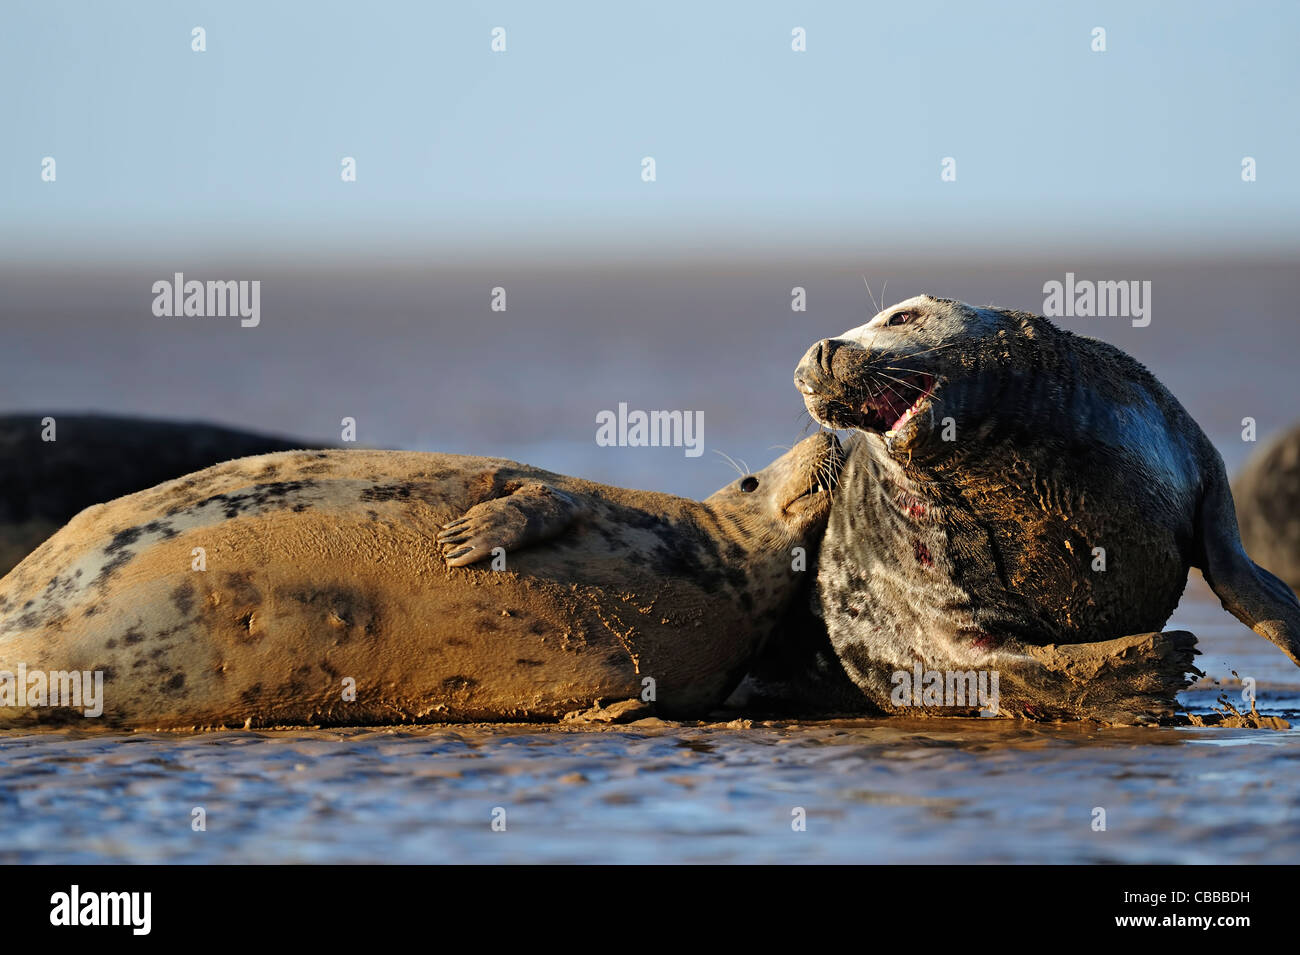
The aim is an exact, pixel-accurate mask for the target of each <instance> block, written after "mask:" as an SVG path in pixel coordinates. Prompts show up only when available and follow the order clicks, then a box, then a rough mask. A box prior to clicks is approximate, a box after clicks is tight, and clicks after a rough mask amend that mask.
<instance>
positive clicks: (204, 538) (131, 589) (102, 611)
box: [0, 434, 840, 728]
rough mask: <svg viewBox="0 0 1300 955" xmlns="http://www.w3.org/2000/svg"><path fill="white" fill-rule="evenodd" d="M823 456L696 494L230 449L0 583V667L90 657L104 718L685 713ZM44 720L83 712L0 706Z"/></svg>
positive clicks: (166, 720) (720, 673) (777, 598)
mask: <svg viewBox="0 0 1300 955" xmlns="http://www.w3.org/2000/svg"><path fill="white" fill-rule="evenodd" d="M839 462H840V451H839V447H838V443H837V442H835V441H834V439H833V438H831V437H829V436H827V435H824V434H819V435H816V436H814V437H812V438H809V439H807V440H805V441H803V442H802V443H800V444H799V445H797V446H796V447H795V448H793V449H792V450H791V451H790V452H789V453H787V454H785V455H784V456H783V457H781V458H780V459H778V460H777V461H775V462H774V463H773V464H771V465H769V466H768V467H767V468H765V469H764V470H762V471H760V472H757V473H756V474H752V475H748V476H746V477H744V478H742V479H740V480H737V481H735V482H733V483H731V484H729V485H728V486H726V487H724V488H723V489H721V490H720V491H718V492H717V493H715V494H713V495H712V496H710V497H709V498H708V499H707V500H705V501H703V502H698V501H692V500H688V499H685V498H679V497H673V496H670V495H666V494H655V493H649V492H644V491H631V490H625V489H622V488H616V487H609V486H606V485H600V484H596V483H593V482H590V481H584V480H581V479H578V478H572V477H565V476H563V475H559V474H553V473H550V472H547V471H542V470H539V469H536V468H530V467H527V466H525V465H521V464H516V463H514V462H511V461H505V460H499V459H490V458H474V457H461V456H457V455H448V454H418V453H408V452H364V451H325V452H316V453H309V452H291V453H281V454H268V455H261V456H258V457H251V458H245V459H242V460H239V461H233V462H229V463H227V464H223V465H218V466H216V467H212V468H208V469H207V470H204V471H200V472H198V473H196V474H193V475H190V476H189V477H186V478H184V479H181V480H176V481H170V482H168V483H165V484H162V485H159V486H158V487H155V488H152V489H150V490H147V491H143V492H140V493H137V494H132V495H130V496H128V497H124V498H121V499H119V500H116V501H113V502H111V503H108V504H105V505H100V506H96V507H92V508H89V509H87V510H85V511H83V512H82V513H81V514H80V515H78V516H77V517H76V518H75V519H74V520H73V521H72V522H71V523H70V524H69V525H68V526H67V527H65V528H64V529H63V530H61V531H60V532H59V533H57V534H56V535H54V537H52V538H51V539H50V540H48V541H46V542H45V544H43V545H42V546H41V547H40V548H38V549H37V550H36V551H35V552H34V553H32V554H31V555H30V556H29V557H28V558H27V559H26V560H24V561H23V562H22V563H21V564H20V565H19V566H18V567H17V568H15V569H14V570H13V571H12V572H11V573H10V574H9V575H8V576H7V577H5V578H4V579H3V580H0V671H9V672H13V673H16V672H17V671H18V668H19V666H20V664H21V665H23V666H24V667H25V669H26V671H27V672H29V673H30V672H32V671H41V672H45V673H49V672H55V671H92V672H93V671H96V670H98V671H102V672H103V673H104V675H105V680H104V701H103V706H104V711H103V717H102V720H103V722H104V723H106V724H109V725H119V726H124V727H144V728H153V727H158V728H189V727H216V726H241V725H251V726H272V725H295V724H296V725H302V724H378V723H393V722H418V721H435V722H441V721H480V720H555V719H560V718H562V717H564V716H565V715H566V714H570V713H573V712H575V711H581V710H584V709H587V708H590V707H593V706H600V705H602V704H609V703H614V702H617V701H625V700H637V701H643V700H645V699H646V698H647V697H653V702H654V703H655V707H656V710H657V712H659V713H661V714H666V715H670V716H681V715H691V714H695V713H700V712H702V711H705V710H707V709H709V708H710V707H713V706H715V705H716V704H718V703H721V702H722V701H723V700H724V699H725V698H726V696H727V694H728V693H729V692H730V690H731V689H732V688H733V687H734V686H735V685H736V683H738V682H739V680H740V678H741V677H742V676H743V674H744V670H745V667H746V665H747V663H748V661H749V660H750V658H751V657H752V656H753V654H754V653H755V651H756V650H757V649H758V648H759V647H760V645H761V644H762V642H763V639H764V638H765V637H766V636H767V634H768V633H769V631H770V630H771V628H772V627H773V626H774V624H775V623H776V622H777V621H778V620H779V619H780V618H781V616H782V614H783V612H784V611H785V610H786V609H787V607H788V605H789V603H790V601H791V599H792V598H793V596H794V595H795V594H796V593H797V592H798V591H799V590H800V587H801V585H802V584H803V583H804V581H805V580H807V578H809V577H810V576H811V575H810V574H808V573H805V572H804V571H803V570H802V569H801V568H802V567H803V566H807V567H808V568H811V567H812V566H814V565H813V563H812V553H811V552H815V548H816V544H817V541H818V539H819V538H820V535H821V532H822V530H823V528H824V524H825V518H826V514H827V512H828V510H829V494H828V493H827V489H828V488H829V487H830V486H831V484H832V482H833V479H834V476H835V473H836V471H837V470H838V466H839ZM440 536H441V538H442V541H441V543H440V542H439V541H438V540H437V538H439V537H440ZM199 548H201V549H202V551H201V552H200V551H198V550H197V549H199ZM494 548H502V549H503V551H504V552H505V567H504V569H500V570H494V569H491V567H492V564H491V560H492V553H493V549H494ZM796 548H803V549H806V550H808V551H809V552H810V553H809V555H808V556H807V557H806V558H801V555H800V554H799V553H798V552H794V553H792V551H795V549H796ZM196 553H201V554H202V555H204V556H205V559H206V565H205V569H201V570H196V569H194V567H195V560H196V557H195V554H196ZM497 556H498V557H500V556H501V552H498V555H497ZM484 559H486V560H487V561H488V562H487V563H483V562H482V561H483V560H484ZM448 561H450V563H451V564H453V565H463V564H472V566H452V567H449V566H448ZM352 684H355V699H348V698H347V691H348V687H349V686H350V685H352ZM52 720H65V721H66V720H76V721H78V722H81V717H80V714H78V713H75V712H74V711H72V710H68V709H54V708H48V707H45V708H42V707H28V708H25V709H23V708H19V707H17V706H11V707H8V708H3V707H0V721H3V722H6V723H9V724H11V725H12V724H13V723H16V722H19V723H21V722H32V721H35V722H42V721H47V722H48V721H52ZM86 722H87V723H89V722H90V721H86Z"/></svg>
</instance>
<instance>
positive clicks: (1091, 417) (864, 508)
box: [795, 296, 1300, 722]
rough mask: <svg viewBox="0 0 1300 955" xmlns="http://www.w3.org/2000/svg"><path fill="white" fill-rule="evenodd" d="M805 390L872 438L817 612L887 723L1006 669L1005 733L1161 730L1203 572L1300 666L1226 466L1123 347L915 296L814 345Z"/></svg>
mask: <svg viewBox="0 0 1300 955" xmlns="http://www.w3.org/2000/svg"><path fill="white" fill-rule="evenodd" d="M795 384H796V387H797V388H798V389H799V390H800V391H801V392H802V393H803V395H804V401H805V404H806V405H807V407H808V410H809V412H810V413H811V414H812V416H813V417H814V418H815V419H817V420H818V421H820V422H822V423H823V424H826V425H829V426H831V427H838V428H850V429H853V430H855V431H857V432H859V433H858V434H856V435H855V436H854V440H853V442H852V444H851V446H849V447H847V448H846V452H847V461H846V463H845V466H844V471H843V474H842V476H841V487H840V489H839V491H838V492H837V495H836V497H835V504H834V507H833V509H832V513H831V517H830V521H829V523H828V526H827V530H826V535H825V538H824V539H823V543H822V549H821V556H820V560H819V568H818V594H819V598H820V603H821V608H822V610H823V612H824V616H825V620H826V626H827V629H828V631H829V634H830V639H831V642H832V644H833V645H834V647H835V650H836V652H837V654H838V655H839V657H840V660H841V661H842V663H843V664H844V667H845V670H846V672H847V673H848V674H849V676H850V677H851V678H852V679H853V681H854V682H855V683H856V684H857V685H858V686H859V687H861V688H862V690H863V692H865V693H866V694H867V696H868V697H870V698H871V699H872V700H873V701H874V702H875V703H876V704H877V705H879V706H881V707H882V708H884V709H886V710H891V711H907V712H912V713H926V712H944V711H945V710H946V711H948V712H952V711H954V710H955V711H961V710H962V709H963V707H961V706H953V705H951V704H948V705H947V706H934V707H931V706H929V705H928V704H927V703H926V702H925V701H924V700H922V701H921V705H920V706H917V705H916V704H917V698H916V695H915V694H912V695H911V696H910V698H909V697H908V696H907V695H905V694H899V693H898V691H899V690H900V688H901V687H903V686H904V685H905V684H906V683H907V682H909V676H910V674H912V673H914V672H919V673H922V674H928V673H935V674H939V675H940V677H943V678H947V677H950V676H952V675H954V674H971V673H980V672H986V673H989V674H992V673H994V672H996V673H999V674H1000V680H1001V683H1000V705H999V711H1000V712H1002V713H1004V714H1008V715H1017V716H1026V717H1032V718H1074V717H1080V716H1092V717H1096V718H1099V719H1104V720H1108V721H1114V722H1134V721H1142V720H1144V719H1161V718H1167V717H1169V716H1170V715H1171V713H1172V711H1173V710H1174V709H1176V706H1177V704H1176V699H1175V694H1176V693H1177V691H1178V690H1179V689H1181V688H1182V686H1183V685H1184V683H1185V682H1186V679H1185V674H1186V673H1187V672H1190V671H1194V669H1195V668H1194V667H1193V666H1192V656H1191V653H1192V650H1193V646H1194V640H1193V638H1192V637H1191V635H1190V634H1184V633H1165V634H1161V633H1158V632H1157V631H1159V630H1160V628H1161V627H1163V626H1164V624H1165V622H1166V621H1167V620H1168V619H1169V616H1170V614H1171V613H1172V611H1173V609H1174V608H1175V607H1176V606H1177V604H1178V600H1179V597H1180V596H1181V595H1182V592H1183V588H1184V586H1185V585H1186V581H1187V572H1188V568H1189V567H1197V568H1200V569H1201V571H1202V572H1203V574H1204V575H1205V579H1206V582H1207V583H1208V584H1209V585H1210V587H1211V588H1213V590H1214V591H1215V593H1216V594H1218V596H1219V597H1220V599H1221V600H1222V601H1223V605H1224V607H1225V608H1226V609H1227V610H1229V611H1231V612H1232V613H1233V614H1234V615H1235V616H1236V617H1237V618H1238V619H1240V620H1241V621H1242V622H1243V623H1245V624H1246V625H1247V626H1249V627H1251V628H1252V629H1254V630H1255V632H1256V633H1258V634H1260V635H1261V636H1263V637H1265V638H1267V639H1268V640H1270V641H1272V642H1273V643H1274V644H1276V645H1277V646H1278V647H1279V648H1280V649H1281V650H1282V651H1283V652H1284V653H1286V654H1287V656H1288V657H1290V658H1291V660H1292V661H1294V662H1296V663H1300V603H1297V601H1296V597H1295V595H1294V594H1293V593H1291V591H1290V590H1288V589H1287V587H1286V586H1285V585H1284V584H1283V583H1282V582H1281V581H1279V580H1278V579H1277V578H1276V577H1274V576H1273V575H1271V574H1269V573H1268V572H1267V571H1265V570H1263V569H1261V568H1260V567H1258V566H1256V564H1255V563H1254V562H1252V561H1251V559H1250V558H1249V557H1248V556H1247V555H1246V552H1245V551H1244V550H1243V548H1242V545H1241V541H1240V539H1239V537H1238V531H1237V520H1236V516H1235V514H1234V511H1233V504H1232V494H1231V493H1230V491H1229V489H1228V480H1227V477H1226V475H1225V473H1224V468H1223V461H1222V459H1221V458H1220V457H1219V454H1218V452H1217V451H1216V450H1215V448H1214V446H1213V445H1212V444H1211V443H1210V441H1209V439H1208V438H1207V437H1206V436H1205V434H1204V433H1203V432H1202V431H1201V429H1200V428H1199V427H1198V426H1197V424H1196V422H1195V421H1193V420H1192V418H1191V416H1190V415H1188V413H1187V412H1186V411H1185V410H1184V409H1183V407H1182V405H1180V404H1179V403H1178V401H1177V400H1176V399H1175V398H1174V396H1173V395H1171V394H1170V393H1169V392H1168V391H1167V390H1166V389H1165V388H1164V387H1163V386H1162V385H1161V384H1160V382H1158V381H1157V380H1156V379H1155V377H1154V376H1153V375H1152V374H1151V373H1150V372H1148V371H1147V370H1146V369H1145V368H1144V367H1142V365H1140V364H1139V363H1138V362H1137V361H1135V360H1134V359H1133V358H1131V357H1130V356H1128V355H1126V354H1125V353H1124V352H1122V351H1120V350H1119V349H1118V348H1115V347H1114V346H1112V345H1108V344H1106V343H1105V342H1100V341H1096V340H1094V339H1089V338H1084V337H1082V336H1078V335H1074V334H1072V333H1070V332H1068V331H1065V330H1063V329H1060V328H1057V327H1056V326H1055V325H1053V324H1052V323H1051V322H1050V321H1048V320H1047V319H1046V318H1043V317H1041V316H1037V315H1032V314H1029V313H1026V312H1018V311H1009V310H1004V309H997V308H977V307H974V306H971V305H966V304H963V303H961V302H956V301H952V300H950V299H938V298H933V297H931V296H919V297H917V298H912V299H909V300H907V301H905V302H901V303H899V304H898V305H895V306H893V307H892V308H887V309H885V310H884V311H882V312H880V313H879V314H878V315H876V316H875V317H874V318H873V319H872V320H871V321H870V322H868V323H867V324H865V325H863V326H861V327H859V328H855V329H852V330H850V331H848V332H845V333H844V334H843V335H842V336H840V337H839V338H835V339H827V340H823V341H821V342H818V343H817V344H815V345H814V346H813V347H812V348H810V349H809V351H808V352H807V354H806V355H805V356H804V358H803V360H802V361H801V362H800V363H799V366H798V368H797V370H796V372H795ZM1107 641H1118V642H1112V643H1110V644H1109V645H1107V643H1106V642H1107ZM927 679H928V677H927ZM911 682H913V683H914V682H916V681H915V680H911Z"/></svg>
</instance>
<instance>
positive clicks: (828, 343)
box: [817, 338, 840, 378]
mask: <svg viewBox="0 0 1300 955" xmlns="http://www.w3.org/2000/svg"><path fill="white" fill-rule="evenodd" d="M839 350H840V342H838V341H836V340H835V339H834V338H827V339H823V340H822V341H820V342H818V343H817V364H819V365H821V367H822V370H823V371H825V372H826V374H827V375H829V376H830V377H832V378H834V377H835V373H834V372H833V371H831V359H833V358H834V357H835V353H836V352H837V351H839Z"/></svg>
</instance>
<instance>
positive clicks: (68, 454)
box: [0, 412, 320, 576]
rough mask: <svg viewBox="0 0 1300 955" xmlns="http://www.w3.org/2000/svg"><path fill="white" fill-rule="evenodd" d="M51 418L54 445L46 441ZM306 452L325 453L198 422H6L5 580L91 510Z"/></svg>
mask: <svg viewBox="0 0 1300 955" xmlns="http://www.w3.org/2000/svg"><path fill="white" fill-rule="evenodd" d="M46 417H50V418H53V419H54V423H55V432H54V436H55V440H53V441H45V440H42V437H41V435H42V432H43V431H44V430H45V429H44V428H43V426H42V424H41V422H42V420H43V419H44V418H46ZM303 447H309V448H315V447H320V446H319V445H313V444H304V443H303V442H301V441H297V440H294V439H292V438H283V437H276V436H273V435H262V434H252V433H250V432H247V431H239V430H236V429H234V428H224V427H221V426H219V425H212V424H202V423H199V422H192V421H155V420H151V419H147V418H132V417H117V416H113V415H79V414H59V413H57V412H46V413H42V414H36V413H33V414H15V415H4V416H0V576H3V575H4V574H7V573H8V572H9V570H10V569H11V568H13V567H14V566H15V565H16V564H17V563H18V562H19V561H20V560H22V559H23V558H24V557H26V556H27V555H28V554H29V553H31V552H32V551H33V550H35V549H36V546H37V545H38V544H40V543H41V541H43V540H45V539H46V538H47V537H49V536H50V535H51V534H53V533H54V532H55V531H57V530H58V529H59V528H60V527H62V526H63V525H64V524H66V523H67V522H68V521H70V520H72V518H73V517H74V516H76V515H77V514H78V513H79V512H80V511H82V510H83V509H85V508H87V507H89V506H90V505H92V504H102V503H103V502H105V501H111V500H112V499H113V498H116V497H122V496H123V495H125V494H132V493H134V492H135V491H142V490H144V489H145V488H147V487H153V486H154V485H155V484H161V483H162V482H163V481H170V480H171V479H172V478H178V477H180V476H181V475H183V474H189V473H190V472H191V471H199V470H202V469H203V468H206V467H210V466H211V465H213V464H219V463H220V462H222V461H229V460H231V459H233V458H242V457H248V456H249V455H253V454H267V453H269V452H272V451H288V450H293V449H295V448H303Z"/></svg>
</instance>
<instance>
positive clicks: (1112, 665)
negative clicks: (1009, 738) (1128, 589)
mask: <svg viewBox="0 0 1300 955" xmlns="http://www.w3.org/2000/svg"><path fill="white" fill-rule="evenodd" d="M1024 652H1025V654H1026V655H1028V656H1029V657H1031V658H1032V659H1033V661H1034V663H1035V665H1034V666H1033V667H1002V668H1001V669H1002V671H1003V672H1002V681H1001V683H1002V687H1001V694H1002V700H1001V701H1000V708H1001V709H1002V711H1003V712H1006V713H1010V714H1014V715H1019V716H1024V717H1028V718H1030V719H1037V720H1070V719H1092V720H1098V721H1100V722H1103V723H1110V724H1112V725H1120V726H1134V725H1142V724H1154V723H1168V722H1172V721H1173V720H1174V719H1175V718H1176V715H1177V712H1178V710H1179V705H1178V693H1179V692H1180V691H1182V690H1184V689H1186V688H1187V686H1188V684H1189V683H1190V682H1191V680H1190V678H1189V676H1188V674H1194V675H1197V676H1200V675H1202V674H1201V671H1200V670H1198V669H1197V668H1196V666H1195V664H1194V663H1193V660H1194V659H1195V657H1196V655H1197V654H1198V653H1199V652H1200V651H1199V650H1197V649H1196V637H1194V636H1193V635H1192V634H1190V633H1188V632H1187V631H1185V630H1166V631H1164V632H1163V633H1161V632H1154V633H1136V634H1131V635H1129V636H1126V637H1117V638H1116V639H1114V640H1103V641H1100V642H1097V643H1071V644H1061V645H1059V646H1056V645H1054V646H1045V647H1035V646H1030V647H1025V648H1024Z"/></svg>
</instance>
